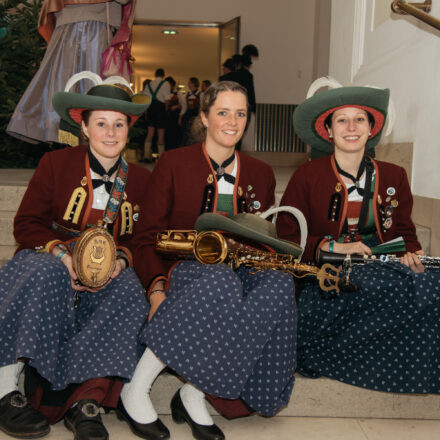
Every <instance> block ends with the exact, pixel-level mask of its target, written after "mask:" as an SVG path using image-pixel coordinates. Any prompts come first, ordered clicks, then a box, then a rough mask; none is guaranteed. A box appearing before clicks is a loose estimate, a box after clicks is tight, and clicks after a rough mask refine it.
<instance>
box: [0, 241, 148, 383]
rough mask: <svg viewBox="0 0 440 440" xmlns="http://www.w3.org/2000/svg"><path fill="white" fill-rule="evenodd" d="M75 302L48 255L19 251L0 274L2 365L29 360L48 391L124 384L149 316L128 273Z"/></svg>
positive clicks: (61, 269) (61, 268)
mask: <svg viewBox="0 0 440 440" xmlns="http://www.w3.org/2000/svg"><path fill="white" fill-rule="evenodd" d="M79 299H80V301H79V305H78V306H77V307H74V304H73V290H72V287H71V285H70V277H69V272H68V270H67V268H66V266H65V265H64V264H63V263H62V262H61V261H59V260H58V259H57V258H56V257H54V256H53V255H51V254H47V253H37V252H35V251H33V250H23V251H21V252H19V253H18V254H17V255H16V256H15V257H14V258H13V259H12V260H10V261H9V262H8V263H6V264H5V265H4V266H3V267H2V268H0V366H4V365H9V364H12V363H15V362H16V360H17V358H21V357H24V358H29V359H30V361H29V364H30V365H31V366H33V367H34V368H36V369H37V371H38V373H39V374H40V375H41V376H43V377H44V378H45V379H47V380H48V381H49V382H51V384H52V388H53V389H54V390H58V389H64V388H66V386H67V385H68V384H71V383H82V382H84V381H86V380H88V379H92V378H97V377H106V376H119V377H122V378H127V379H130V378H131V376H132V374H133V372H134V369H135V367H136V364H137V362H138V360H139V354H140V345H139V344H138V341H137V338H138V335H139V331H140V329H141V327H142V325H143V323H144V321H145V319H146V317H147V315H148V311H149V305H148V302H147V301H146V299H145V294H144V289H143V287H142V285H141V283H140V281H139V279H138V278H137V276H136V275H135V273H134V271H133V269H126V270H124V271H122V272H121V273H120V274H119V276H118V277H117V278H115V279H114V280H112V281H111V283H110V284H109V285H107V286H106V287H105V288H103V289H101V290H100V291H99V292H98V293H89V292H85V293H80V295H79Z"/></svg>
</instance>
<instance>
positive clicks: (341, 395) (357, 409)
mask: <svg viewBox="0 0 440 440" xmlns="http://www.w3.org/2000/svg"><path fill="white" fill-rule="evenodd" d="M181 384H182V382H181V381H180V379H178V378H176V377H174V376H172V375H169V374H162V375H161V376H159V378H158V379H157V380H156V382H155V383H154V385H153V388H152V391H151V398H152V401H153V403H154V406H155V408H156V410H157V412H158V413H159V414H170V409H169V403H170V401H171V398H172V397H173V395H174V393H175V392H176V390H177V389H178V388H179V387H180V386H181ZM210 412H211V414H213V415H216V414H217V413H216V411H215V409H214V408H212V407H210ZM277 416H283V417H344V418H345V417H348V418H390V419H406V418H411V419H437V420H438V419H440V395H432V394H431V395H422V394H412V395H411V394H397V393H384V392H380V391H372V390H367V389H364V388H358V387H354V386H351V385H347V384H344V383H341V382H338V381H336V380H332V379H328V378H320V379H308V378H305V377H303V376H301V375H299V374H297V375H296V381H295V386H294V389H293V393H292V397H291V399H290V403H289V405H288V406H287V407H286V408H284V409H283V410H281V411H280V412H279V413H278V414H277Z"/></svg>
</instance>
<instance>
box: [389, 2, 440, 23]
mask: <svg viewBox="0 0 440 440" xmlns="http://www.w3.org/2000/svg"><path fill="white" fill-rule="evenodd" d="M431 5H432V0H426V1H425V3H407V2H406V1H403V0H394V1H393V3H391V10H392V11H393V12H395V13H397V14H411V15H412V16H414V17H416V18H418V19H419V20H422V21H423V22H425V23H427V24H429V25H430V26H432V27H435V28H436V29H439V30H440V20H439V19H438V18H435V17H433V16H432V15H429V14H428V13H427V12H430V11H431ZM422 9H424V11H422ZM425 11H426V12H425Z"/></svg>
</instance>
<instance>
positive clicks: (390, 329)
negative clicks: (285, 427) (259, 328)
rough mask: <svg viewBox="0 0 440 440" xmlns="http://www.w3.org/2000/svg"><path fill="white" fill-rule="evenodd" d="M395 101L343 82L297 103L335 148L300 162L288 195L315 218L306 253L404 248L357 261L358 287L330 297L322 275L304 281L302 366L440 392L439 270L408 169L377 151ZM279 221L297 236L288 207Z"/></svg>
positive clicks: (301, 119)
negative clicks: (430, 264) (429, 261)
mask: <svg viewBox="0 0 440 440" xmlns="http://www.w3.org/2000/svg"><path fill="white" fill-rule="evenodd" d="M388 101H389V90H388V89H385V90H382V89H375V88H371V87H337V88H333V89H330V90H327V91H324V92H322V93H319V94H317V95H315V96H312V97H310V98H308V99H306V100H305V101H304V102H303V103H302V104H301V105H299V106H298V108H297V109H296V111H295V114H294V124H295V129H296V131H297V133H298V134H299V136H300V137H301V138H302V139H303V140H304V141H305V142H307V143H309V144H310V145H311V146H312V148H315V149H317V150H319V152H320V153H327V155H325V156H322V157H319V158H316V159H313V160H312V161H311V162H308V163H306V164H304V165H302V166H301V167H299V168H298V169H297V170H296V172H295V173H294V175H293V176H292V178H291V180H290V182H289V184H288V186H287V188H286V191H285V193H284V196H283V198H282V200H281V205H288V206H294V207H296V208H298V209H300V210H301V211H302V212H303V213H304V215H305V217H306V219H307V223H308V231H309V235H308V238H307V244H306V248H305V252H304V255H303V259H305V260H308V261H318V259H319V256H320V255H321V254H322V251H326V252H329V253H330V254H331V255H330V256H332V257H335V256H337V255H336V254H340V255H342V259H343V258H344V257H345V256H346V255H351V256H355V255H357V254H361V255H367V256H371V254H377V255H379V254H389V253H393V254H395V253H398V254H399V255H400V256H401V259H400V262H395V263H394V262H393V263H390V262H387V263H381V262H376V263H371V264H365V265H354V266H353V268H352V270H351V273H350V280H351V281H352V282H353V283H355V284H356V285H357V291H356V292H342V293H341V294H340V295H339V296H336V297H333V298H330V299H326V298H324V297H323V296H322V293H321V292H320V291H319V289H318V287H317V286H316V285H315V284H314V283H312V282H307V283H305V284H304V285H303V287H302V290H301V293H300V295H299V303H298V310H299V321H298V371H299V372H301V373H302V374H304V375H307V376H311V377H319V376H321V375H324V376H329V377H332V378H334V379H338V380H341V381H343V382H346V383H350V384H352V385H357V386H361V387H365V388H371V389H375V390H381V391H391V392H406V393H439V392H440V379H439V377H440V376H439V365H440V362H439V359H438V355H437V354H438V344H439V336H438V331H437V330H436V329H437V328H438V321H439V311H438V310H439V308H438V306H439V299H440V297H439V293H438V287H437V286H438V284H439V272H438V271H437V270H434V269H433V270H426V271H425V268H424V266H423V265H422V264H421V262H420V260H419V256H421V255H423V251H422V250H421V246H420V243H419V242H418V240H417V236H416V231H415V226H414V224H413V222H412V221H411V210H412V204H413V202H412V195H411V191H410V187H409V183H408V179H407V176H406V172H405V170H404V169H403V168H402V167H400V166H397V165H394V164H391V163H386V162H381V161H377V160H375V159H373V158H372V157H371V156H370V153H371V151H372V150H371V149H372V147H374V146H375V145H376V144H377V143H378V141H379V138H380V135H381V133H382V131H384V125H385V121H386V118H387V108H388ZM277 229H278V235H279V236H280V237H281V238H284V239H289V240H293V241H297V240H298V227H297V225H296V223H295V221H294V220H293V219H291V218H288V217H287V216H285V215H280V216H279V218H278V220H277ZM392 240H394V241H392ZM379 245H380V246H379ZM342 259H341V263H342Z"/></svg>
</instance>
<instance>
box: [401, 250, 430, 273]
mask: <svg viewBox="0 0 440 440" xmlns="http://www.w3.org/2000/svg"><path fill="white" fill-rule="evenodd" d="M417 255H425V253H424V252H423V251H422V250H420V251H416V252H414V253H413V252H407V253H406V254H405V255H404V256H403V257H402V258H401V259H400V262H401V263H402V264H404V265H405V266H408V267H409V268H410V269H411V270H412V271H413V272H414V273H422V272H425V266H423V264H422V263H421V262H420V260H419V258H418V257H417Z"/></svg>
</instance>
